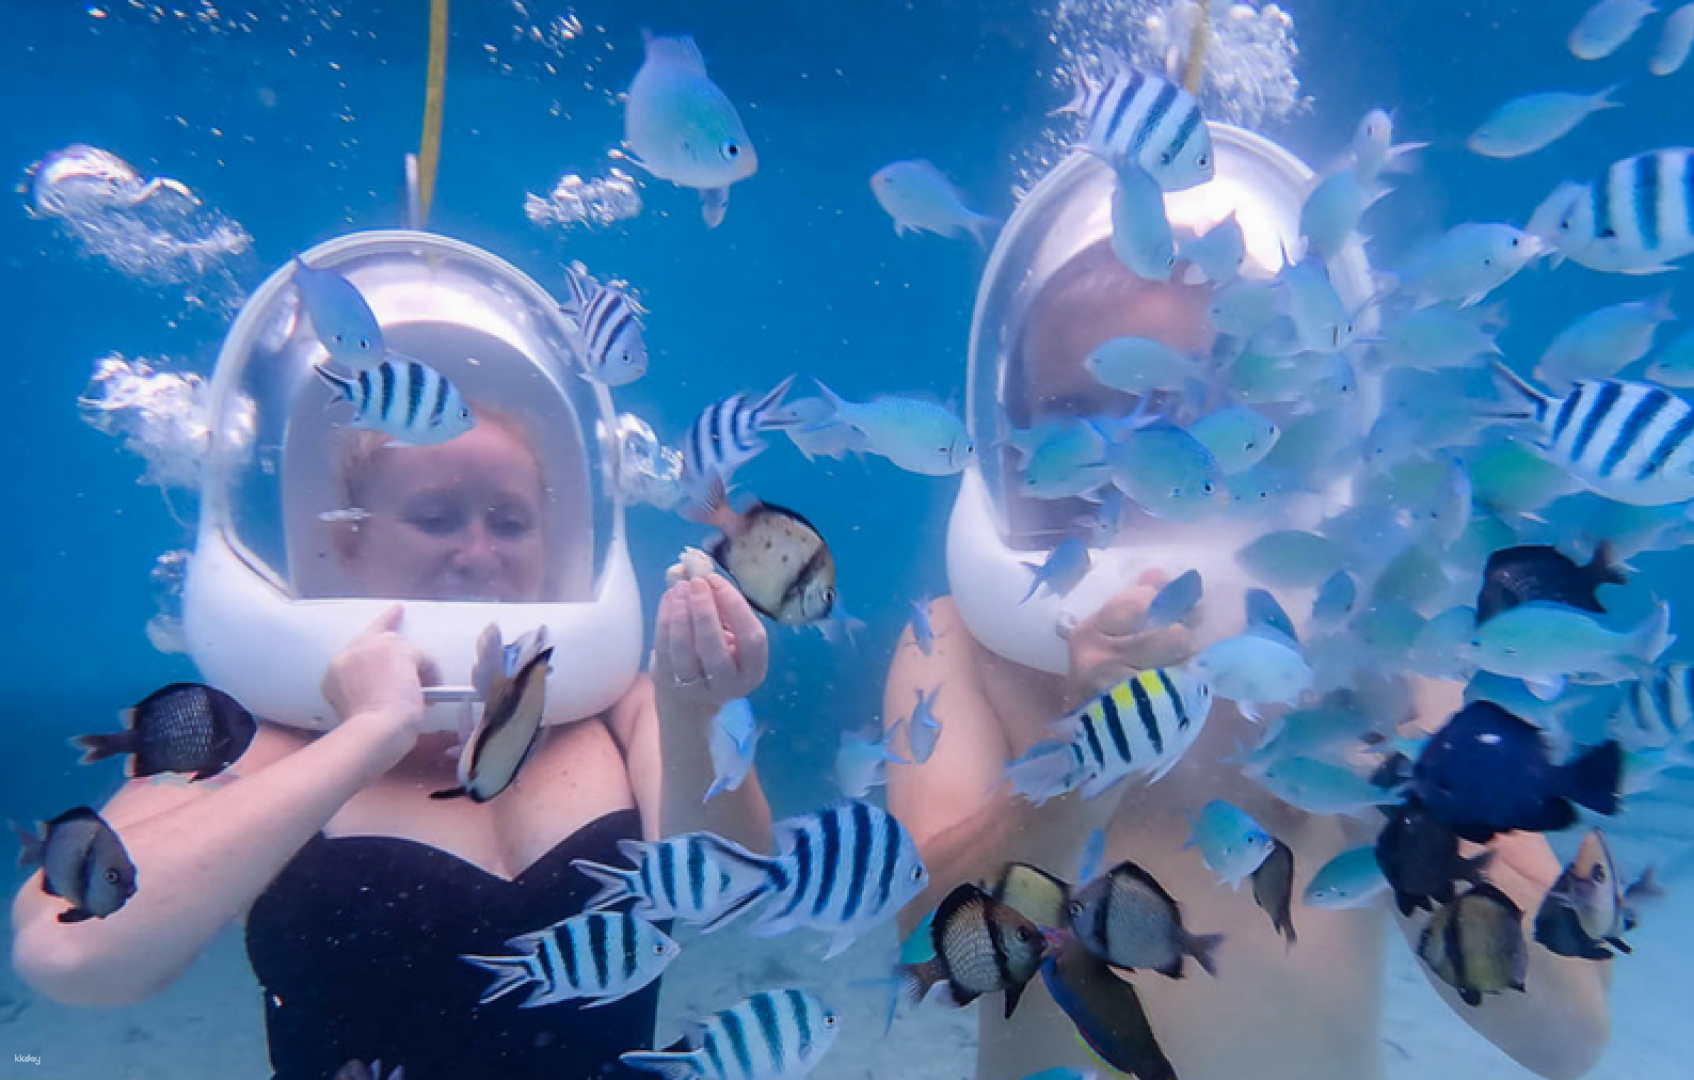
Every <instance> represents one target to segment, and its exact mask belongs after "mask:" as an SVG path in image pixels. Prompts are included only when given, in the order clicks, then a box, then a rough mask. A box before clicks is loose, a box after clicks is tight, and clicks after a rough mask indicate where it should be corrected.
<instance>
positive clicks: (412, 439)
mask: <svg viewBox="0 0 1694 1080" xmlns="http://www.w3.org/2000/svg"><path fill="white" fill-rule="evenodd" d="M312 370H313V371H316V372H317V373H318V378H320V379H322V380H323V381H324V383H325V385H327V386H328V387H329V388H330V389H331V390H332V391H334V392H335V393H336V394H337V395H338V396H339V397H340V398H341V399H342V400H344V401H346V402H348V403H349V404H351V405H352V406H353V416H354V426H355V427H360V428H366V429H369V430H372V431H380V432H382V433H383V434H385V435H388V436H390V437H391V438H393V439H395V440H396V441H398V442H399V443H401V444H403V445H410V446H431V445H435V444H437V443H444V442H447V441H449V440H451V439H456V438H458V437H459V436H460V435H463V434H464V433H465V432H467V431H469V430H471V428H473V427H475V426H476V417H475V416H474V415H473V414H472V413H471V408H470V406H469V405H467V404H465V399H464V397H463V395H461V394H460V393H459V388H458V387H456V386H454V385H453V384H452V383H451V382H449V381H448V380H447V377H446V376H444V375H442V374H441V372H439V371H436V370H435V369H434V368H432V367H429V366H428V365H426V364H421V363H419V362H418V361H416V360H408V359H405V358H403V357H394V358H392V359H388V360H384V361H382V362H381V363H379V364H377V365H376V366H375V367H374V368H363V369H360V370H359V371H357V372H355V373H353V374H351V375H348V374H344V373H342V372H339V371H336V370H335V369H334V368H331V367H328V366H326V365H323V364H319V365H317V366H316V367H314V368H313V369H312Z"/></svg>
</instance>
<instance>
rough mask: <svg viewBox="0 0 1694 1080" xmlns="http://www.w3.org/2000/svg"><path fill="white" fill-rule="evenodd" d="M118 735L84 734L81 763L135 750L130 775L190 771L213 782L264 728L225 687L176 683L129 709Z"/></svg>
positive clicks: (128, 767) (77, 740)
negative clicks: (225, 690)
mask: <svg viewBox="0 0 1694 1080" xmlns="http://www.w3.org/2000/svg"><path fill="white" fill-rule="evenodd" d="M123 723H124V729H125V730H123V731H121V732H119V733H118V734H116V735H78V736H76V737H75V738H74V739H72V740H71V745H72V746H75V747H77V748H79V749H80V750H82V751H83V755H82V761H81V762H80V764H83V765H87V764H89V763H91V762H95V761H103V760H105V759H106V758H109V757H116V756H117V755H119V754H132V755H134V756H133V757H131V758H130V760H129V762H128V764H127V765H126V766H125V769H124V772H125V774H126V775H128V776H157V775H159V774H160V773H167V772H170V773H188V774H191V779H194V780H207V779H210V778H211V777H214V776H216V775H218V774H219V773H221V772H223V771H224V770H225V769H227V768H229V767H230V766H231V765H233V764H234V763H235V761H236V759H238V758H240V757H241V755H242V754H244V753H246V752H247V747H248V746H249V745H251V744H252V742H253V736H254V734H255V733H257V732H258V730H259V725H258V724H257V723H255V722H254V720H253V714H252V713H250V712H248V711H247V710H246V709H244V708H242V705H241V703H240V702H239V701H236V700H235V699H234V698H232V697H230V696H229V695H228V694H226V693H224V692H223V691H222V690H218V689H215V688H213V687H210V686H205V685H203V684H201V683H171V684H170V685H169V686H167V687H165V688H164V689H162V690H155V691H154V692H153V693H151V694H148V695H147V696H146V697H145V698H142V699H141V703H140V704H138V705H136V706H135V707H134V708H133V709H125V710H124V713H123Z"/></svg>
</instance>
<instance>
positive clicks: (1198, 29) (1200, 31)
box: [1182, 0, 1212, 95]
mask: <svg viewBox="0 0 1694 1080" xmlns="http://www.w3.org/2000/svg"><path fill="white" fill-rule="evenodd" d="M1195 6H1196V7H1198V8H1199V9H1200V11H1199V14H1198V15H1196V16H1195V19H1194V35H1193V36H1192V37H1191V38H1189V40H1188V63H1187V64H1186V65H1184V66H1183V69H1182V86H1183V88H1184V89H1185V90H1187V91H1188V92H1189V93H1190V94H1196V95H1197V94H1199V93H1200V78H1201V76H1202V75H1204V74H1205V70H1206V43H1207V42H1209V41H1210V40H1211V37H1212V34H1211V30H1212V4H1211V0H1196V3H1195Z"/></svg>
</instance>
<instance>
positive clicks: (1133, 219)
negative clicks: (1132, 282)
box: [1112, 162, 1176, 281]
mask: <svg viewBox="0 0 1694 1080" xmlns="http://www.w3.org/2000/svg"><path fill="white" fill-rule="evenodd" d="M1117 175H1118V182H1117V185H1116V186H1115V187H1114V188H1113V190H1112V251H1113V253H1114V254H1116V255H1117V257H1118V261H1119V262H1121V263H1123V265H1124V267H1125V268H1126V269H1127V270H1129V271H1130V272H1131V273H1132V274H1134V275H1135V276H1137V277H1140V278H1144V279H1146V280H1148V281H1169V280H1170V276H1171V270H1172V269H1173V268H1175V266H1176V241H1175V239H1174V238H1173V237H1172V235H1171V223H1170V219H1169V218H1168V217H1166V216H1165V194H1164V192H1162V191H1160V190H1159V185H1158V184H1157V183H1156V182H1154V180H1153V178H1152V177H1151V176H1149V175H1148V174H1147V171H1146V170H1145V169H1143V168H1141V167H1140V166H1139V165H1137V164H1134V163H1133V162H1131V163H1128V164H1125V165H1122V166H1120V167H1119V168H1118V170H1117Z"/></svg>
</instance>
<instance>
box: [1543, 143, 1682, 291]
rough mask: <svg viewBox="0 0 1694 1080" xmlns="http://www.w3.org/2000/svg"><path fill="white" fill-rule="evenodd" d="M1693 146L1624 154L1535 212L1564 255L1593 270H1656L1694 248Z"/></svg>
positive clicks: (1559, 190) (1562, 188)
mask: <svg viewBox="0 0 1694 1080" xmlns="http://www.w3.org/2000/svg"><path fill="white" fill-rule="evenodd" d="M1691 171H1694V149H1689V148H1686V147H1671V148H1667V149H1664V150H1653V151H1650V152H1648V153H1645V154H1637V155H1636V156H1634V157H1631V158H1625V159H1623V160H1622V161H1619V162H1617V163H1615V164H1614V165H1612V166H1611V167H1610V168H1608V169H1607V170H1606V171H1605V173H1604V174H1603V175H1601V177H1600V178H1599V179H1598V180H1596V181H1594V182H1592V183H1588V184H1578V183H1574V182H1568V181H1567V182H1566V183H1564V184H1561V185H1559V186H1558V187H1557V188H1555V189H1554V191H1553V193H1552V194H1551V195H1549V196H1548V197H1547V198H1546V199H1545V200H1544V201H1543V202H1542V204H1541V206H1539V207H1537V209H1536V212H1535V216H1534V217H1533V218H1531V221H1532V222H1535V223H1536V225H1537V226H1538V228H1539V229H1540V230H1541V231H1542V232H1543V233H1544V234H1545V236H1546V238H1547V239H1548V240H1550V241H1551V243H1552V244H1553V246H1554V247H1556V248H1557V249H1558V251H1559V253H1560V254H1561V255H1563V256H1564V257H1566V258H1568V259H1570V260H1571V261H1572V262H1574V263H1577V264H1578V265H1581V266H1586V267H1588V268H1589V269H1590V270H1600V271H1606V272H1610V273H1619V274H1654V273H1658V272H1660V271H1662V270H1667V269H1669V268H1670V264H1671V263H1673V262H1675V261H1676V260H1678V259H1680V258H1682V257H1683V256H1685V255H1688V254H1689V253H1691V252H1694V184H1691V183H1690V180H1689V177H1690V173H1691Z"/></svg>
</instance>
